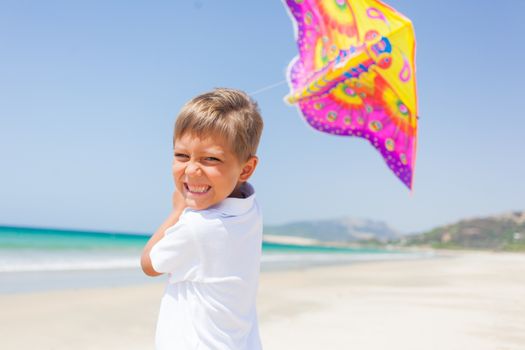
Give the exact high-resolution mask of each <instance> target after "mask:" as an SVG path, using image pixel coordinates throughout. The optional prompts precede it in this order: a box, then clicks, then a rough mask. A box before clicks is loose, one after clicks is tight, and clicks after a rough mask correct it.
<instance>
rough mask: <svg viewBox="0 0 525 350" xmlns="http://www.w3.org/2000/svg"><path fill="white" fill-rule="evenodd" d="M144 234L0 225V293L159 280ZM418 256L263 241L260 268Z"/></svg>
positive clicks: (373, 250) (419, 255)
mask: <svg viewBox="0 0 525 350" xmlns="http://www.w3.org/2000/svg"><path fill="white" fill-rule="evenodd" d="M149 238H150V236H149V235H140V234H124V233H112V232H90V231H68V230H57V229H42V228H20V227H6V226H0V293H6V292H20V291H36V290H48V289H62V288H67V287H86V286H108V285H115V286H116V285H126V284H130V283H146V282H158V279H153V278H150V277H147V276H145V275H144V274H143V273H141V270H140V256H141V254H142V249H143V248H144V245H145V244H146V242H147V241H148V240H149ZM412 258H421V254H420V253H419V254H415V253H405V252H399V251H392V250H387V249H370V248H346V247H345V248H343V247H325V246H299V245H286V244H276V243H267V242H264V243H263V255H262V259H261V260H262V261H261V269H262V271H265V270H274V269H289V268H302V267H306V266H312V265H326V264H338V263H350V262H356V261H371V260H392V259H412Z"/></svg>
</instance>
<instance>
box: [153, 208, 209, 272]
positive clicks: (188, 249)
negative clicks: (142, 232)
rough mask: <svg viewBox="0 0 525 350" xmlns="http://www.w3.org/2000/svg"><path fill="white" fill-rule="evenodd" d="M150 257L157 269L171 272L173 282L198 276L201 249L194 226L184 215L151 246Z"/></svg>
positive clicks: (154, 267)
mask: <svg viewBox="0 0 525 350" xmlns="http://www.w3.org/2000/svg"><path fill="white" fill-rule="evenodd" d="M150 259H151V265H152V266H153V269H154V270H155V271H157V272H159V273H170V274H171V277H170V281H172V282H173V281H183V280H191V279H194V278H195V277H196V276H197V274H198V273H197V270H198V267H199V260H200V259H199V251H198V248H197V245H196V242H195V237H194V232H193V230H192V227H191V225H189V223H188V222H187V220H184V219H183V216H181V218H180V219H179V221H178V222H177V223H176V224H175V225H173V226H171V227H169V228H168V229H167V230H166V233H165V236H164V237H163V238H162V239H161V240H160V241H158V242H157V243H156V244H155V245H154V246H153V247H152V248H151V251H150Z"/></svg>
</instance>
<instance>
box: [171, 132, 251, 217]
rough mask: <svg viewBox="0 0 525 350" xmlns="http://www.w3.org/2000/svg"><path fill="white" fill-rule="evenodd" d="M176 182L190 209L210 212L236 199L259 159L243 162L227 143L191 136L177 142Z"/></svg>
mask: <svg viewBox="0 0 525 350" xmlns="http://www.w3.org/2000/svg"><path fill="white" fill-rule="evenodd" d="M174 151H175V154H174V157H173V167H172V171H173V179H174V181H175V187H176V189H177V191H179V193H181V194H182V196H183V197H184V200H185V204H186V206H187V207H190V208H193V209H199V210H200V209H206V208H208V207H210V206H212V205H214V204H217V203H219V202H220V201H222V200H223V199H225V198H227V197H228V196H236V195H237V193H236V190H237V189H238V187H239V186H240V185H241V183H242V182H244V181H246V180H248V178H249V177H250V175H251V174H252V173H253V171H254V170H255V166H256V165H257V158H256V157H252V158H250V159H249V160H248V161H247V162H244V163H241V162H240V161H239V160H238V159H237V156H236V155H235V154H234V153H233V152H232V151H231V150H230V147H229V145H228V143H227V142H226V140H224V139H223V138H222V137H217V136H214V135H210V136H202V137H198V136H194V135H192V134H191V133H187V134H185V135H182V136H181V137H180V138H177V139H176V140H175V147H174Z"/></svg>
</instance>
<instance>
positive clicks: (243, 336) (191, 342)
mask: <svg viewBox="0 0 525 350" xmlns="http://www.w3.org/2000/svg"><path fill="white" fill-rule="evenodd" d="M243 187H244V189H245V190H246V192H247V193H246V194H247V196H246V197H247V198H226V199H225V200H223V201H222V202H220V203H219V204H217V205H215V206H212V207H210V208H208V209H205V210H193V209H188V208H187V209H185V210H184V212H183V213H182V215H181V217H180V219H179V221H178V222H177V223H176V224H175V225H173V226H172V227H170V228H168V229H167V230H166V235H165V237H163V238H162V239H161V240H160V241H158V242H157V243H156V244H155V245H154V246H153V248H152V249H151V251H150V258H151V263H152V266H153V268H154V269H155V271H157V272H162V273H168V274H169V279H168V283H167V285H166V289H165V291H164V296H163V297H162V301H161V306H160V312H159V318H158V321H157V330H156V336H155V345H156V346H155V348H156V350H194V349H203V350H204V349H210V350H211V349H213V350H222V349H224V350H226V349H227V350H260V349H262V346H261V341H260V337H259V326H258V320H257V311H256V295H257V288H258V283H259V271H260V258H261V249H262V215H261V211H260V209H259V206H258V205H257V202H256V201H255V193H254V190H253V187H252V186H250V185H249V184H245V186H243Z"/></svg>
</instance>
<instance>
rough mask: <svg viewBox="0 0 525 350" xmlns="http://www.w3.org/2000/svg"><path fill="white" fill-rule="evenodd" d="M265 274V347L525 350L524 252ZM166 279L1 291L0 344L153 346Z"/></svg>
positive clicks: (20, 347)
mask: <svg viewBox="0 0 525 350" xmlns="http://www.w3.org/2000/svg"><path fill="white" fill-rule="evenodd" d="M440 255H441V257H438V258H433V259H426V260H412V261H395V262H390V261H384V262H373V263H360V264H351V265H339V266H330V267H327V266H324V267H315V268H307V269H296V270H289V271H271V272H264V273H262V274H261V280H260V289H259V297H258V310H259V318H260V328H261V337H262V342H263V346H264V349H266V350H279V349H305V350H306V349H360V350H367V349H377V350H379V349H381V350H386V349H389V350H394V349H403V350H411V349H414V350H416V349H417V350H421V349H440V350H443V349H446V350H455V349H458V350H459V349H461V350H465V349H475V350H485V349H486V350H489V349H490V350H514V349H515V350H518V349H525V298H524V296H525V254H511V253H478V252H469V253H465V252H461V253H460V252H446V253H440ZM163 288H164V282H163V281H162V282H159V283H154V284H146V285H137V286H127V287H115V288H85V289H78V290H67V291H49V292H39V293H26V294H10V295H0V310H2V312H0V324H1V327H0V348H1V349H6V350H11V349H16V350H25V349H49V350H51V349H52V350H66V349H67V350H70V349H78V350H84V349H97V350H105V349H113V350H114V349H126V350H132V349H153V348H154V346H153V345H154V332H155V322H156V318H157V312H158V307H159V302H160V297H161V295H162V292H163Z"/></svg>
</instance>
